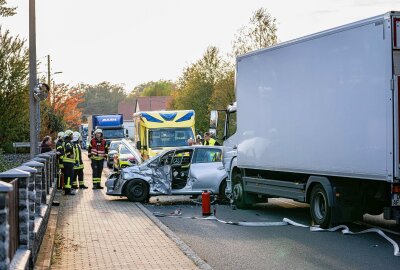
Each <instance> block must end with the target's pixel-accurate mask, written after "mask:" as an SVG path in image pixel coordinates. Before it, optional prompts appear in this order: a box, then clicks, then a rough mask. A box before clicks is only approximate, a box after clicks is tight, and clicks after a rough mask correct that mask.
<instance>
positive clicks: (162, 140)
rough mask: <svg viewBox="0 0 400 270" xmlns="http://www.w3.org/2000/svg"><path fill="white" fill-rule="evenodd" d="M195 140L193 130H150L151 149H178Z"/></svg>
mask: <svg viewBox="0 0 400 270" xmlns="http://www.w3.org/2000/svg"><path fill="white" fill-rule="evenodd" d="M190 138H194V135H193V131H192V129H191V128H189V127H188V128H163V129H150V130H149V147H150V148H156V147H177V146H185V145H187V141H188V139H190Z"/></svg>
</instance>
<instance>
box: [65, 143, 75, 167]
mask: <svg viewBox="0 0 400 270" xmlns="http://www.w3.org/2000/svg"><path fill="white" fill-rule="evenodd" d="M63 146H64V150H65V155H64V158H63V162H64V163H65V162H68V163H75V153H74V147H73V145H72V143H71V142H70V141H69V140H66V141H65V142H64V143H63Z"/></svg>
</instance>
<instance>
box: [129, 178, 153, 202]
mask: <svg viewBox="0 0 400 270" xmlns="http://www.w3.org/2000/svg"><path fill="white" fill-rule="evenodd" d="M125 193H126V196H127V197H128V199H129V200H130V201H132V202H145V201H146V200H148V198H149V187H148V185H147V183H146V182H144V181H142V180H132V181H130V182H129V183H128V185H127V187H126V190H125Z"/></svg>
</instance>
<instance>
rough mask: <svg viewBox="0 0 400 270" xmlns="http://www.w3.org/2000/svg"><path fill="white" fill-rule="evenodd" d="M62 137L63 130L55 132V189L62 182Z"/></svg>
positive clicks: (60, 185)
mask: <svg viewBox="0 0 400 270" xmlns="http://www.w3.org/2000/svg"><path fill="white" fill-rule="evenodd" d="M63 137H64V132H62V131H60V132H58V134H57V141H56V155H57V165H58V168H57V189H62V188H63V182H64V164H63V158H64V146H63V142H64V141H63Z"/></svg>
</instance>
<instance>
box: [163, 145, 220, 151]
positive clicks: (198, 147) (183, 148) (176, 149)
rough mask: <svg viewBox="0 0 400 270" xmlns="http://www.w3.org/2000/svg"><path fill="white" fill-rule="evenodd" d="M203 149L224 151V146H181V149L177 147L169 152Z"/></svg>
mask: <svg viewBox="0 0 400 270" xmlns="http://www.w3.org/2000/svg"><path fill="white" fill-rule="evenodd" d="M201 148H217V149H222V146H219V145H214V146H210V145H192V146H180V147H175V148H172V149H169V150H175V151H179V150H186V149H187V150H189V149H192V150H194V149H201Z"/></svg>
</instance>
